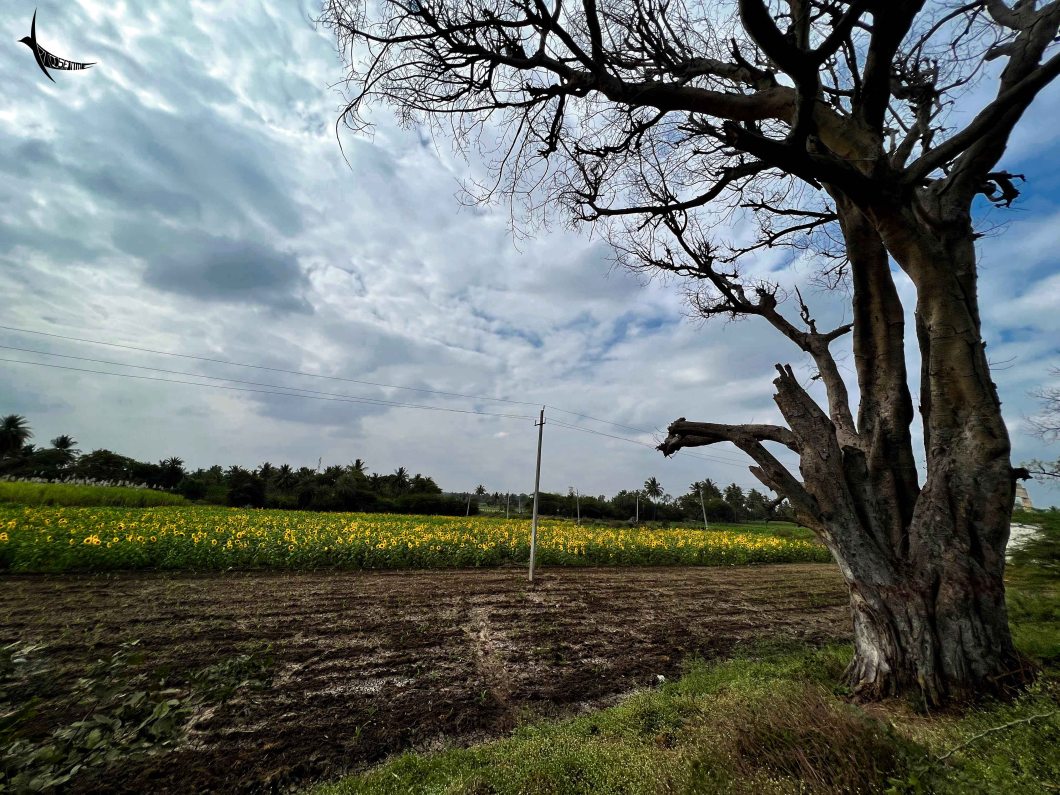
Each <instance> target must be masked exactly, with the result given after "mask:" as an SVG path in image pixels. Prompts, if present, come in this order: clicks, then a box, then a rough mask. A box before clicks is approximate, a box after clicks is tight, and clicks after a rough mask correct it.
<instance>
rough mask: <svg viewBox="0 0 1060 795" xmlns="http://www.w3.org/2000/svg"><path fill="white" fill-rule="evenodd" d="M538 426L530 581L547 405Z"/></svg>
mask: <svg viewBox="0 0 1060 795" xmlns="http://www.w3.org/2000/svg"><path fill="white" fill-rule="evenodd" d="M534 424H535V425H536V426H537V474H536V475H534V515H533V519H531V521H530V582H533V581H534V560H535V558H536V557H537V504H538V502H539V501H540V499H541V442H542V441H543V439H544V436H545V407H544V406H542V407H541V419H540V420H538V421H537V422H535V423H534Z"/></svg>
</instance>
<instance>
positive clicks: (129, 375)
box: [0, 358, 533, 420]
mask: <svg viewBox="0 0 1060 795" xmlns="http://www.w3.org/2000/svg"><path fill="white" fill-rule="evenodd" d="M0 362H7V363H9V364H29V365H33V366H34V367H51V368H53V369H56V370H71V371H74V372H78V373H94V374H96V375H110V376H115V377H118V378H135V379H137V380H140V381H161V382H163V383H167V384H187V385H189V386H205V387H209V388H210V389H225V390H228V391H230V392H254V393H257V394H263V395H282V396H284V397H300V398H306V399H308V400H327V401H330V402H334V403H361V404H369V405H380V406H390V407H392V408H406V409H422V410H425V411H448V412H451V413H454V414H477V415H479V416H482V417H505V418H507V419H516V420H532V419H533V417H531V416H530V415H528V414H500V413H496V412H490V411H473V410H472V409H454V408H444V407H442V406H422V405H418V404H415V403H397V402H395V401H392V400H379V399H376V398H359V397H352V396H345V397H324V394H326V393H321V394H320V395H313V394H305V393H304V392H299V391H297V387H280V389H289V390H290V391H287V392H279V391H276V390H269V389H248V388H246V387H238V386H224V385H223V384H203V383H200V382H198V381H181V380H179V379H174V378H158V377H157V376H150V375H136V374H134V373H111V372H107V371H106V370H89V369H88V368H85V367H70V366H68V365H64V364H48V363H47V362H27V361H24V360H22V359H4V358H0ZM123 366H130V365H123ZM201 377H203V378H209V377H210V376H201ZM221 380H226V379H221Z"/></svg>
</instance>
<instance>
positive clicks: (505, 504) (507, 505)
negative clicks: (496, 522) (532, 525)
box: [504, 491, 512, 519]
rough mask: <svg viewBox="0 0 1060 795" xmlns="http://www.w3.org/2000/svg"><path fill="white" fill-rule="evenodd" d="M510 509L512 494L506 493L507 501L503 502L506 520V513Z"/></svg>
mask: <svg viewBox="0 0 1060 795" xmlns="http://www.w3.org/2000/svg"><path fill="white" fill-rule="evenodd" d="M511 507H512V493H511V492H510V491H509V492H508V499H507V500H505V502H504V518H505V519H507V518H508V513H509V511H510V509H511Z"/></svg>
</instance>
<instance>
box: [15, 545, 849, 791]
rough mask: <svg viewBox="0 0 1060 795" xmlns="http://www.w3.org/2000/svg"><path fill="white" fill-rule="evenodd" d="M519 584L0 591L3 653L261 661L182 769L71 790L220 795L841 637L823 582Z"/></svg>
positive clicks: (274, 579) (603, 576)
mask: <svg viewBox="0 0 1060 795" xmlns="http://www.w3.org/2000/svg"><path fill="white" fill-rule="evenodd" d="M525 577H526V575H525V570H523V571H520V570H519V569H499V570H473V571H467V570H465V571H433V572H341V573H336V572H328V573H322V572H318V573H290V574H280V573H252V572H228V573H225V574H220V575H218V574H213V575H192V574H126V575H120V576H118V575H111V576H103V575H98V576H87V575H86V576H54V577H53V576H7V577H2V578H0V645H2V644H7V643H11V642H14V641H19V642H22V643H42V644H45V646H44V649H43V653H45V654H46V655H47V657H48V659H49V661H50V662H51V664H52V665H53V666H55V667H54V669H53V670H55V671H56V672H58V673H57V674H56V676H55V679H56V681H57V682H58V683H61V682H63V681H70V682H73V681H75V680H76V678H77V677H78V676H79V675H81V672H82V671H84V670H85V669H86V668H87V667H88V666H90V665H91V664H92V663H93V662H95V661H97V660H100V659H104V660H105V659H107V658H108V657H109V655H112V654H113V653H114V652H115V651H116V650H118V649H119V646H120V644H121V643H122V642H124V641H130V640H136V639H138V640H139V641H140V645H139V648H140V650H142V653H143V662H142V665H144V666H147V667H153V669H154V670H162V671H165V672H167V674H166V675H167V676H168V678H169V680H170V681H173V682H177V683H179V682H181V681H182V676H183V677H184V679H185V680H186V679H187V678H188V677H190V674H191V672H193V671H196V670H200V669H202V668H204V667H206V666H209V665H211V664H215V663H217V662H218V661H219V660H224V659H226V658H231V657H232V656H233V655H237V654H239V653H240V652H245V651H246V649H248V648H261V645H262V644H270V645H271V651H270V655H271V657H272V664H271V682H270V684H268V686H266V687H257V688H254V687H244V688H242V689H240V690H239V691H238V692H237V693H236V695H235V696H234V697H233V698H231V699H230V700H228V701H227V702H226V703H224V704H222V705H220V706H217V707H213V708H210V709H207V710H205V711H204V713H203V714H200V715H198V716H197V717H196V719H195V720H194V721H193V724H192V729H191V731H190V732H189V734H188V737H187V738H186V739H185V740H184V741H183V742H182V743H181V745H180V746H179V747H178V748H177V749H176V750H174V751H171V752H167V753H163V754H159V755H155V756H148V757H142V758H139V759H135V758H134V759H128V760H124V761H123V762H121V763H120V764H117V765H115V766H114V767H112V768H111V769H109V770H103V771H98V772H94V773H92V774H90V775H87V776H84V775H82V776H81V777H79V779H78V780H77V781H76V786H75V787H74V789H75V790H77V791H107V792H202V791H207V790H209V791H226V792H232V791H285V790H288V789H291V788H294V787H297V786H300V785H305V784H308V783H311V782H313V781H317V780H321V779H326V778H331V777H334V776H337V775H339V774H341V773H344V772H348V771H352V770H356V769H360V768H363V767H365V766H367V765H369V764H371V763H373V762H377V761H379V760H381V759H383V758H384V757H386V756H388V755H391V754H394V753H395V752H399V751H402V750H405V749H409V748H418V749H429V748H436V747H440V746H442V745H447V744H460V743H466V742H471V741H476V740H481V739H484V738H486V737H489V736H497V735H500V734H503V733H504V732H506V731H508V730H510V729H511V728H512V727H513V726H515V725H516V724H518V723H519V722H521V721H524V720H527V719H528V718H533V717H541V716H542V715H545V716H550V715H563V714H571V713H574V712H577V711H580V710H584V709H588V708H592V707H597V706H601V705H604V704H607V703H613V702H614V701H615V700H616V699H617V698H618V697H619V696H620V695H621V694H623V693H627V692H629V691H631V690H634V689H636V688H639V687H645V686H651V685H652V684H654V683H655V681H656V678H657V676H658V675H659V674H663V675H665V676H667V677H673V676H675V675H678V674H679V673H680V669H681V661H682V660H683V659H685V658H687V657H689V656H691V655H699V656H701V657H704V658H708V659H709V658H713V657H718V656H721V655H726V654H729V653H731V652H733V651H734V650H736V649H738V648H740V647H746V646H748V645H750V644H753V643H757V642H761V641H762V640H798V641H803V642H807V643H811V644H820V643H824V642H828V641H832V640H837V639H845V638H847V637H848V635H849V614H848V608H847V603H846V596H845V593H844V590H843V587H842V584H841V582H840V578H839V574H838V572H837V571H836V569H835V568H834V566H832V565H825V564H798V565H783V566H747V567H739V568H658V569H649V568H600V569H553V570H550V571H546V572H543V573H542V574H541V575H540V577H539V582H538V583H536V584H535V586H534V587H529V586H528V585H527V583H526V581H525ZM64 671H65V672H66V673H65V674H64V673H63V672H64ZM64 698H65V699H66V703H65V705H64ZM70 699H71V696H70V691H69V689H64V687H63V686H62V685H61V684H57V685H56V687H55V688H54V690H53V692H51V693H49V695H48V698H47V699H46V700H45V703H44V704H43V705H42V708H41V709H40V710H39V712H40V717H39V719H38V720H39V721H40V722H41V723H40V725H38V726H37V727H36V729H37V730H38V731H39V732H42V733H44V734H47V732H49V731H50V730H51V729H52V728H54V725H53V726H49V725H47V724H48V723H57V722H61V721H63V720H66V721H69V720H70V719H71V715H70V711H71V707H70V705H69V702H70ZM64 706H65V709H64ZM73 719H74V720H77V716H73Z"/></svg>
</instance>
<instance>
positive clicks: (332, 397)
mask: <svg viewBox="0 0 1060 795" xmlns="http://www.w3.org/2000/svg"><path fill="white" fill-rule="evenodd" d="M0 348H6V349H8V350H17V351H22V352H25V353H39V354H43V355H45V356H56V357H60V358H63V359H75V360H79V361H89V362H95V363H97V364H113V365H116V366H118V367H135V368H138V369H142V370H152V371H155V372H164V373H169V374H173V375H188V376H191V377H193V378H207V379H211V380H215V381H229V382H233V383H239V384H254V385H258V386H268V387H275V388H274V389H251V388H247V387H238V386H224V385H223V384H204V383H201V382H199V381H184V380H181V379H176V378H159V377H158V376H150V375H136V374H135V373H112V372H108V371H106V370H92V369H89V368H86V367H72V366H69V365H63V364H49V363H48V362H27V361H25V360H22V359H6V358H0V362H5V363H7V364H28V365H32V366H34V367H49V368H52V369H56V370H68V371H72V372H77V373H91V374H94V375H109V376H113V377H116V378H133V379H136V380H139V381H156V382H161V383H166V384H184V385H187V386H202V387H207V388H210V389H223V390H226V391H230V392H250V393H254V394H262V395H279V396H281V397H293V398H305V399H309V400H325V401H328V402H334V403H354V404H362V405H379V406H387V407H390V408H407V409H418V410H423V411H445V412H450V413H454V414H474V415H477V416H481V417H500V418H504V419H518V420H532V419H533V417H531V416H529V415H526V414H502V413H498V412H490V411H474V410H471V409H455V408H446V407H443V406H424V405H419V404H415V403H399V402H396V401H392V400H381V399H377V398H364V397H356V396H353V395H342V394H337V393H333V392H318V391H316V390H306V389H300V388H298V387H285V386H282V385H279V384H262V383H260V382H257V381H240V380H238V379H230V378H220V377H217V376H209V375H199V374H197V373H187V372H182V371H179V370H163V369H161V368H155V367H146V366H144V365H136V364H121V363H119V362H108V361H105V360H101V359H90V358H87V357H83V356H70V355H67V354H61V353H46V352H43V351H33V350H30V349H28V348H16V347H14V346H11V345H0ZM279 390H286V391H279ZM552 424H553V425H558V426H559V427H561V428H567V429H570V430H573V431H581V432H582V433H591V434H593V435H595V436H604V437H606V438H608V439H615V440H617V441H620V442H629V443H630V444H636V445H640V446H641V447H647V448H649V449H651V450H655V449H656V447H655V445H653V444H649V443H648V442H641V441H638V440H636V439H630V438H628V437H625V436H616V435H615V434H611V433H604V432H603V431H597V430H595V429H593V428H585V427H582V426H581V425H572V424H571V423H567V422H563V421H561V420H552ZM677 455H683V456H687V457H689V458H696V459H699V460H701V461H710V462H714V463H721V464H728V465H730V466H743V464H739V463H737V462H735V461H730V460H727V459H724V458H717V457H714V456H705V455H700V454H696V453H690V452H688V451H685V450H682V451H679V452H678V453H677Z"/></svg>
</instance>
